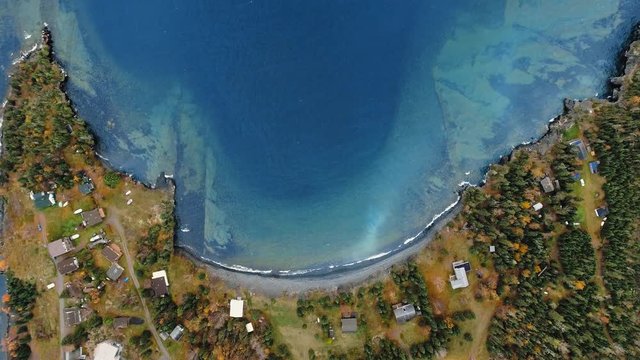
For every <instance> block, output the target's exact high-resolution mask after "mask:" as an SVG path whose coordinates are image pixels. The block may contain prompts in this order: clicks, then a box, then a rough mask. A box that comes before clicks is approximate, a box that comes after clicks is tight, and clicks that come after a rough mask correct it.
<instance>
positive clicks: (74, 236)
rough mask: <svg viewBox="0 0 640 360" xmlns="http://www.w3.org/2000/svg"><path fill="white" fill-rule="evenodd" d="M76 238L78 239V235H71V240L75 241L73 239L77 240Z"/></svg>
mask: <svg viewBox="0 0 640 360" xmlns="http://www.w3.org/2000/svg"><path fill="white" fill-rule="evenodd" d="M78 238H80V234H73V235H71V240H75V239H78Z"/></svg>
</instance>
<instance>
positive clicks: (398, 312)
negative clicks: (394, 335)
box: [393, 304, 416, 323]
mask: <svg viewBox="0 0 640 360" xmlns="http://www.w3.org/2000/svg"><path fill="white" fill-rule="evenodd" d="M393 315H394V316H395V317H396V321H397V322H399V323H404V322H407V321H409V320H411V319H413V318H414V317H415V316H416V308H415V307H413V304H406V305H401V306H396V307H395V308H394V309H393Z"/></svg>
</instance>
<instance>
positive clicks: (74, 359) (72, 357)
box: [64, 347, 87, 360]
mask: <svg viewBox="0 0 640 360" xmlns="http://www.w3.org/2000/svg"><path fill="white" fill-rule="evenodd" d="M86 358H87V355H84V354H83V353H82V348H81V347H79V348H77V349H75V350H72V351H65V352H64V360H85V359H86Z"/></svg>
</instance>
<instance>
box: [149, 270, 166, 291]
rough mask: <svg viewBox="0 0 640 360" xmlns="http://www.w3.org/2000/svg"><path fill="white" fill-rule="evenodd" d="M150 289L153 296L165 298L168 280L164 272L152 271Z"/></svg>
mask: <svg viewBox="0 0 640 360" xmlns="http://www.w3.org/2000/svg"><path fill="white" fill-rule="evenodd" d="M151 289H153V293H154V294H155V296H165V295H167V294H169V280H168V279H167V272H166V271H164V270H160V271H154V272H153V273H152V274H151Z"/></svg>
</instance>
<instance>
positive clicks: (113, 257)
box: [102, 246, 122, 262]
mask: <svg viewBox="0 0 640 360" xmlns="http://www.w3.org/2000/svg"><path fill="white" fill-rule="evenodd" d="M102 256H104V257H106V258H107V260H109V261H111V262H115V261H118V259H120V257H121V256H122V254H121V253H120V252H119V251H116V250H115V249H113V248H112V247H111V246H105V247H104V249H102Z"/></svg>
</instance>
